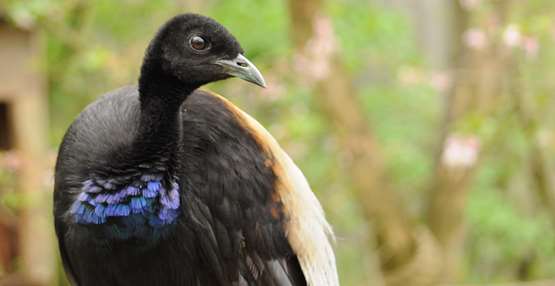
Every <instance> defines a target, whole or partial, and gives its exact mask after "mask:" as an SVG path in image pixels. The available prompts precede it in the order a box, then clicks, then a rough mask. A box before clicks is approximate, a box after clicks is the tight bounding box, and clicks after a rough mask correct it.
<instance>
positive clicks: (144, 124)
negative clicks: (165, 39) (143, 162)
mask: <svg viewBox="0 0 555 286" xmlns="http://www.w3.org/2000/svg"><path fill="white" fill-rule="evenodd" d="M195 89H196V87H195V86H192V85H189V84H187V83H186V82H183V81H180V80H179V79H178V78H176V77H174V76H171V75H168V74H166V73H165V72H164V71H163V69H162V67H161V64H160V63H159V61H157V60H151V59H148V58H147V59H145V62H144V63H143V66H142V68H141V76H140V78H139V99H140V108H141V115H140V119H139V120H140V122H139V133H138V135H137V137H136V140H135V144H134V148H133V149H134V151H135V153H138V154H141V155H142V156H146V157H148V156H155V157H160V156H167V155H171V154H173V153H175V152H176V150H175V148H176V145H177V142H178V141H179V138H180V135H181V121H180V107H181V105H182V103H183V102H184V101H185V100H186V98H187V97H188V96H189V95H190V94H191V93H192V92H193V91H194V90H195ZM160 153H166V154H160Z"/></svg>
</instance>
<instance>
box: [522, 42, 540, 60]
mask: <svg viewBox="0 0 555 286" xmlns="http://www.w3.org/2000/svg"><path fill="white" fill-rule="evenodd" d="M523 48H524V54H525V55H526V56H527V57H528V58H536V57H537V56H538V53H539V51H540V43H539V42H538V39H536V38H534V37H526V38H525V39H524V43H523Z"/></svg>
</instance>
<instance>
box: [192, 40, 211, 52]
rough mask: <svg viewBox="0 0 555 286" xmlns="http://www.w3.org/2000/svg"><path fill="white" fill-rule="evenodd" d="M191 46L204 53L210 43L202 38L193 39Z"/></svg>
mask: <svg viewBox="0 0 555 286" xmlns="http://www.w3.org/2000/svg"><path fill="white" fill-rule="evenodd" d="M189 44H190V45H191V48H193V49H194V50H197V51H203V50H206V49H207V48H208V41H206V40H205V39H203V38H202V37H200V36H193V37H191V39H190V40H189Z"/></svg>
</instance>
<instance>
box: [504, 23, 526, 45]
mask: <svg viewBox="0 0 555 286" xmlns="http://www.w3.org/2000/svg"><path fill="white" fill-rule="evenodd" d="M503 41H504V42H505V45H507V46H508V47H511V48H513V47H517V46H519V45H520V44H521V43H522V35H521V33H520V29H519V27H518V26H517V25H515V24H511V25H509V26H507V28H506V29H505V32H504V33H503Z"/></svg>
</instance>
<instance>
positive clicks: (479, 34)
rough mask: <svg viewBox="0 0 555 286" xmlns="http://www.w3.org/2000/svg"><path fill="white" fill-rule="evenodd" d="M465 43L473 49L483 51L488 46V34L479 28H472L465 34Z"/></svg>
mask: <svg viewBox="0 0 555 286" xmlns="http://www.w3.org/2000/svg"><path fill="white" fill-rule="evenodd" d="M463 41H464V43H465V44H466V45H467V46H468V47H470V48H473V49H476V50H483V49H484V48H485V47H486V46H487V45H488V38H487V36H486V33H484V31H482V30H481V29H479V28H471V29H468V30H467V31H466V32H464V35H463Z"/></svg>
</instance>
